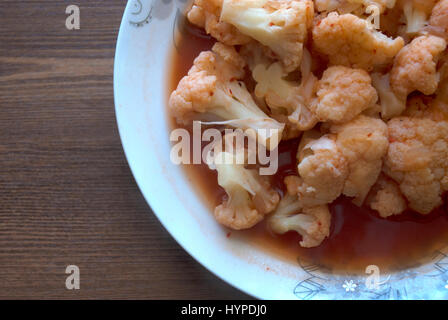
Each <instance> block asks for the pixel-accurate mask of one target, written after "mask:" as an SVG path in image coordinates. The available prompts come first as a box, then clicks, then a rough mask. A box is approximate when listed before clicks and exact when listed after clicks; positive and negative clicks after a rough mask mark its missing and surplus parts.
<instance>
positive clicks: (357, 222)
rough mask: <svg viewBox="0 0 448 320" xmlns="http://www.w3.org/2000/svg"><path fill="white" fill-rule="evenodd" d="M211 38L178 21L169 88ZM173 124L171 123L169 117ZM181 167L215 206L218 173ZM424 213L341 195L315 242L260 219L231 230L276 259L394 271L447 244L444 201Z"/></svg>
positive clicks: (284, 165)
mask: <svg viewBox="0 0 448 320" xmlns="http://www.w3.org/2000/svg"><path fill="white" fill-rule="evenodd" d="M213 44H214V40H213V39H211V38H210V37H208V36H206V35H205V34H204V32H203V31H202V30H200V29H198V28H195V27H193V26H191V25H189V24H184V25H183V27H181V36H180V37H179V39H177V41H176V50H174V53H173V57H172V65H171V66H170V68H171V81H170V83H169V89H170V92H171V91H172V90H174V89H175V88H176V87H177V84H178V82H179V80H180V79H181V78H182V77H183V76H184V75H186V74H187V72H188V70H189V69H190V67H191V66H192V64H193V60H194V58H195V57H197V56H198V54H199V53H200V52H201V51H204V50H209V49H210V48H211V47H212V46H213ZM173 125H174V123H173ZM297 147H298V141H297V140H290V141H285V142H282V143H281V144H280V147H279V157H280V160H279V161H280V163H279V170H278V172H277V174H276V175H275V176H274V178H273V183H274V185H275V187H276V188H277V189H279V191H283V190H284V185H283V178H284V177H286V176H288V175H295V174H297V172H296V157H295V155H296V150H297ZM185 172H186V174H187V176H188V177H189V179H190V180H191V182H192V184H193V185H194V187H195V188H196V189H197V191H198V194H199V195H200V196H201V197H202V198H203V200H204V201H205V203H206V204H207V205H208V206H209V207H210V210H211V212H212V210H213V208H214V207H215V206H216V205H217V204H218V203H220V202H221V200H222V198H223V197H224V196H225V192H224V190H223V189H222V188H221V187H219V185H218V184H217V176H216V173H215V172H213V171H211V170H209V169H208V168H207V166H206V165H191V166H185ZM447 202H448V201H447V199H446V197H445V202H444V203H445V204H444V205H443V206H442V207H440V208H439V209H437V210H435V211H434V212H433V213H431V214H429V215H426V216H423V215H420V214H418V213H415V212H412V211H407V212H405V213H403V214H401V215H399V216H397V217H393V218H389V219H382V218H379V216H378V215H377V213H376V212H375V211H372V210H370V209H368V208H359V207H357V206H355V205H353V204H352V203H351V201H350V199H347V198H344V197H341V198H339V199H337V200H336V201H335V202H334V203H333V204H331V205H330V208H331V212H332V226H331V232H330V236H329V238H327V239H326V240H325V241H324V242H323V243H322V244H321V245H320V246H319V247H316V248H311V249H305V248H301V247H300V245H299V241H300V239H301V237H300V236H299V235H298V234H296V233H293V232H290V233H288V234H285V235H281V236H279V235H275V234H273V233H271V232H270V231H269V230H268V228H267V227H266V225H265V224H264V223H260V224H259V225H257V226H256V227H254V228H253V229H251V230H246V231H240V232H235V231H232V232H229V233H228V235H229V236H235V235H236V236H238V237H243V238H244V240H245V241H248V242H251V243H253V244H255V245H256V246H259V247H262V248H263V249H264V250H267V251H269V252H271V253H272V254H274V255H276V256H278V257H279V258H280V259H285V260H288V261H297V260H300V261H301V263H306V264H310V263H312V264H316V265H319V266H321V267H323V268H327V269H329V270H332V271H333V272H341V273H342V272H343V273H346V272H354V273H362V272H364V271H365V268H366V267H367V266H368V265H377V266H379V267H380V269H381V271H382V272H393V271H398V270H401V269H406V268H409V267H414V266H418V265H420V264H422V263H424V262H425V261H427V260H428V259H429V258H430V257H432V256H433V254H434V252H435V251H437V250H439V249H441V248H443V247H445V246H447V245H448V203H447Z"/></svg>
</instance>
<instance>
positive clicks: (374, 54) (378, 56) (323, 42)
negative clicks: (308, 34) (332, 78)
mask: <svg viewBox="0 0 448 320" xmlns="http://www.w3.org/2000/svg"><path fill="white" fill-rule="evenodd" d="M313 43H314V47H315V48H316V50H317V51H318V52H320V53H323V54H325V55H327V56H328V58H329V60H330V63H331V64H333V65H343V66H348V67H353V68H361V69H366V70H371V69H373V67H374V66H375V65H382V64H387V63H389V62H391V61H392V59H393V57H394V56H395V55H396V54H397V53H398V51H400V49H401V48H402V47H403V46H404V40H403V39H402V38H401V37H398V38H396V39H394V40H392V39H390V38H388V37H387V36H385V35H384V34H382V33H381V32H378V31H376V30H373V29H372V28H370V27H369V23H368V22H367V21H366V20H364V19H361V18H359V17H357V16H355V15H353V14H343V15H339V14H338V13H336V12H331V13H329V14H328V16H327V17H326V18H325V19H322V20H320V21H318V22H317V24H316V25H315V26H314V28H313Z"/></svg>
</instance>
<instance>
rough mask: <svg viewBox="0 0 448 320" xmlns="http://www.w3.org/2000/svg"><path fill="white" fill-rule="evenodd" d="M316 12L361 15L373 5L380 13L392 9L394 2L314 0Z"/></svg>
mask: <svg viewBox="0 0 448 320" xmlns="http://www.w3.org/2000/svg"><path fill="white" fill-rule="evenodd" d="M314 2H315V6H316V9H317V11H319V12H323V11H326V12H330V11H335V10H337V11H338V13H341V14H344V13H356V14H357V15H361V14H363V13H364V12H365V8H367V7H369V6H371V5H375V6H377V7H378V9H379V10H380V12H384V10H386V8H393V7H394V6H395V2H396V1H395V0H314Z"/></svg>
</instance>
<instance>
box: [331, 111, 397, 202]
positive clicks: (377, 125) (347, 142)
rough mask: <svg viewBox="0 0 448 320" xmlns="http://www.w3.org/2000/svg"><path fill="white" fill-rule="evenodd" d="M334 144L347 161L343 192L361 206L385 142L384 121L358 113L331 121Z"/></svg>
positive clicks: (374, 177) (378, 167) (378, 168)
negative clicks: (341, 120)
mask: <svg viewBox="0 0 448 320" xmlns="http://www.w3.org/2000/svg"><path fill="white" fill-rule="evenodd" d="M330 130H331V132H332V133H334V134H337V138H336V145H337V146H338V149H339V150H340V152H341V153H342V155H343V156H344V157H345V159H346V161H347V163H348V171H349V174H348V176H347V179H346V181H345V183H344V190H343V192H342V193H343V194H344V195H346V196H348V197H353V198H354V199H353V203H355V204H356V205H358V206H361V205H362V204H363V202H364V199H365V197H366V196H367V194H368V193H369V191H370V188H371V187H372V186H373V185H374V184H375V182H376V180H377V179H378V176H379V174H380V172H381V168H382V166H383V157H384V156H385V155H386V153H387V149H388V146H389V142H388V133H387V125H386V124H385V123H384V122H383V121H382V120H381V119H374V118H370V117H367V116H364V115H360V116H359V117H357V118H356V119H354V120H352V121H350V122H347V123H345V124H342V125H333V126H332V127H331V129H330Z"/></svg>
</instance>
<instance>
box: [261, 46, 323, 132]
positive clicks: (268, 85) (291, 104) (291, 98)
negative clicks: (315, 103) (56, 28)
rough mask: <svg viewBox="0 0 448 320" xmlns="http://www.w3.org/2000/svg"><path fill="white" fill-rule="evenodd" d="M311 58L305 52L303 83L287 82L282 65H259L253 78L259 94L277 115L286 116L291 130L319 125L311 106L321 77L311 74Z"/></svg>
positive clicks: (302, 68)
mask: <svg viewBox="0 0 448 320" xmlns="http://www.w3.org/2000/svg"><path fill="white" fill-rule="evenodd" d="M310 69H311V56H310V54H309V52H308V51H305V53H304V59H303V60H302V64H301V73H302V81H301V83H300V85H299V84H297V83H294V82H291V81H287V80H285V79H284V78H285V77H286V76H287V74H286V73H285V71H284V68H283V67H282V65H281V64H280V63H278V62H276V63H273V64H271V65H270V66H266V65H265V64H258V65H257V66H256V67H255V68H254V70H253V72H252V75H253V77H254V79H255V81H256V82H257V85H256V87H255V95H256V96H257V97H259V98H264V99H265V101H266V103H267V105H268V106H269V107H270V108H271V111H272V113H273V115H284V116H286V117H287V118H286V117H285V120H287V123H288V124H287V127H289V128H290V129H289V130H290V131H294V129H297V130H299V131H305V130H309V129H311V128H313V127H314V126H315V125H316V123H317V122H318V120H317V118H316V116H315V115H314V114H313V113H312V112H310V110H309V109H308V106H309V105H310V104H311V100H312V99H313V98H314V95H315V85H316V83H317V78H316V77H315V76H314V75H313V74H312V73H311V70H310Z"/></svg>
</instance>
